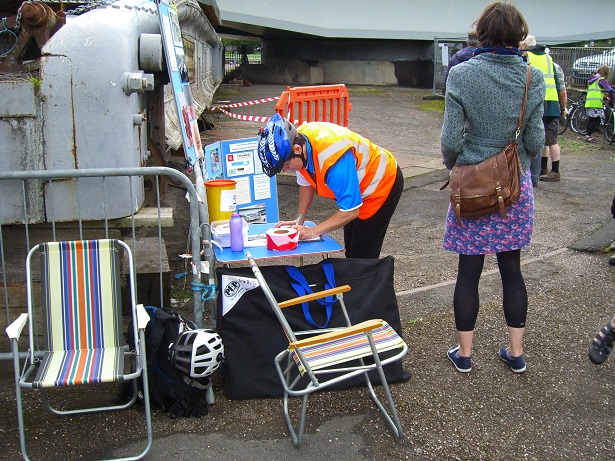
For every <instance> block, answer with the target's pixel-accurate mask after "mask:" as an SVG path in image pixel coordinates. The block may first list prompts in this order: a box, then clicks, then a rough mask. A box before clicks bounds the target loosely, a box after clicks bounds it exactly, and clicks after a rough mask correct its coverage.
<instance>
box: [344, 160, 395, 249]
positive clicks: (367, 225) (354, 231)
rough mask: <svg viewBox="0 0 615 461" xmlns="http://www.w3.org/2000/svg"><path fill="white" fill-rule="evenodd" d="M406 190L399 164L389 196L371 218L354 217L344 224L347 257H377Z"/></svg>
mask: <svg viewBox="0 0 615 461" xmlns="http://www.w3.org/2000/svg"><path fill="white" fill-rule="evenodd" d="M403 191H404V175H403V174H402V171H401V168H400V167H399V165H398V166H397V175H396V177H395V182H394V183H393V187H392V188H391V191H390V192H389V195H388V197H387V198H386V199H385V201H384V203H383V204H382V205H381V206H380V209H379V210H378V211H377V212H376V213H374V215H373V216H372V217H371V218H367V219H359V218H356V219H353V220H352V221H350V222H349V223H348V224H346V225H345V226H344V246H345V248H346V257H347V258H362V259H377V258H378V257H380V250H381V249H382V244H383V242H384V237H385V235H386V233H387V227H388V226H389V222H390V221H391V217H392V216H393V213H394V212H395V208H397V203H398V202H399V199H400V197H401V193H402V192H403Z"/></svg>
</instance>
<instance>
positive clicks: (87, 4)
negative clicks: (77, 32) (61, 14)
mask: <svg viewBox="0 0 615 461" xmlns="http://www.w3.org/2000/svg"><path fill="white" fill-rule="evenodd" d="M41 1H42V2H43V3H58V4H62V3H83V5H79V6H78V7H76V8H74V9H72V10H67V11H65V14H66V15H75V16H77V15H80V14H83V13H85V12H87V11H90V10H93V9H95V8H97V7H99V6H102V5H111V4H112V3H113V2H115V1H116V0H85V1H79V0H73V1H70V0H69V1H66V0H41ZM26 3H34V0H26V1H25V2H23V3H22V4H21V6H20V7H19V10H17V18H16V20H15V32H16V33H19V30H20V29H21V9H22V8H23V6H24V5H25V4H26Z"/></svg>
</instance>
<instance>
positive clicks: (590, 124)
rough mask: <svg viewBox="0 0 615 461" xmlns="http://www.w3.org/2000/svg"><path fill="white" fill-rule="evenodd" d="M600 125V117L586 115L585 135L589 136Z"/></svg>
mask: <svg viewBox="0 0 615 461" xmlns="http://www.w3.org/2000/svg"><path fill="white" fill-rule="evenodd" d="M599 126H600V117H587V136H591V135H592V133H593V132H594V131H596V130H597V129H598V127H599Z"/></svg>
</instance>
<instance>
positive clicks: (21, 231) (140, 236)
mask: <svg viewBox="0 0 615 461" xmlns="http://www.w3.org/2000/svg"><path fill="white" fill-rule="evenodd" d="M144 176H147V177H148V179H149V178H151V179H150V181H151V182H152V183H153V189H154V190H155V193H156V197H155V205H153V206H151V207H150V210H149V211H151V213H148V214H147V215H148V222H150V223H151V227H149V228H148V229H145V230H144V224H145V223H144V222H143V221H140V220H141V219H142V217H141V216H140V213H141V212H144V208H142V209H141V210H139V212H138V213H132V214H131V215H130V216H127V217H125V218H119V219H108V218H107V215H106V210H107V203H106V202H105V197H106V196H107V195H108V189H109V187H110V186H109V184H107V183H111V181H109V178H110V177H120V179H119V180H122V179H121V177H124V178H125V180H126V181H127V182H128V184H129V186H128V187H129V190H130V192H129V197H126V200H130V201H131V203H134V202H135V196H136V191H135V190H134V186H133V181H132V178H133V177H144ZM163 177H166V178H168V179H171V180H173V182H174V183H175V184H180V185H181V186H182V187H184V188H185V189H186V191H187V194H188V197H189V207H190V230H189V236H188V235H187V236H186V238H189V239H190V240H189V241H190V248H191V252H192V257H191V262H190V270H189V271H188V273H189V274H191V276H192V286H193V290H194V291H193V303H194V306H193V307H194V309H193V312H194V321H195V323H197V324H198V325H199V326H201V325H202V323H203V312H204V310H203V305H204V302H203V299H202V291H198V290H199V288H198V287H202V284H201V256H200V252H201V231H202V230H201V227H200V221H201V217H200V210H199V206H200V205H199V197H198V195H197V191H196V189H195V187H194V185H193V184H192V183H191V182H190V180H189V179H188V178H187V177H186V176H185V175H183V174H182V173H180V172H178V171H176V170H173V169H171V168H165V167H143V168H117V169H116V168H113V169H112V168H103V169H91V170H39V171H10V172H4V173H0V182H4V181H11V182H14V183H15V184H14V185H13V187H14V186H15V185H16V186H17V187H18V188H19V189H20V190H21V191H22V198H23V200H22V204H23V205H22V206H23V219H22V220H20V222H15V223H11V224H0V264H1V266H0V270H1V272H0V292H1V293H2V299H3V301H4V305H5V311H6V324H4V326H3V327H2V330H4V328H6V326H8V325H9V324H10V323H11V322H12V321H13V320H14V319H15V318H17V316H18V315H19V314H20V313H22V312H25V311H26V295H25V293H26V289H25V278H26V271H25V258H26V255H27V253H28V251H29V249H30V248H32V247H33V246H34V245H36V244H38V243H41V242H45V241H60V240H81V239H90V238H116V239H122V240H124V241H125V242H126V243H127V244H128V246H130V247H131V250H132V253H133V256H134V261H133V262H134V265H135V268H136V272H137V298H138V299H137V301H138V302H144V301H143V299H142V298H141V299H139V297H140V296H141V297H149V298H151V299H149V300H148V302H150V303H152V304H154V305H158V306H165V307H169V305H168V301H169V299H170V273H169V268H168V261H167V259H166V248H165V244H164V240H163V237H162V231H163V227H164V226H167V225H168V223H166V222H165V219H164V217H163V211H164V210H163V207H162V206H161V199H162V198H161V180H162V178H163ZM85 178H93V179H85ZM68 180H74V181H88V183H87V184H88V187H98V188H99V189H98V191H99V193H98V197H100V200H99V202H97V203H91V202H88V203H80V202H79V200H78V199H77V207H78V210H76V213H77V216H78V217H79V218H78V220H77V221H76V222H57V221H56V219H55V218H54V214H53V209H46V210H45V213H46V222H45V223H38V224H35V223H33V219H32V217H31V216H30V214H31V212H32V210H31V208H32V204H31V203H30V200H29V199H28V193H27V191H28V189H29V188H30V187H31V186H33V185H34V184H35V185H37V187H38V186H39V185H40V184H42V185H43V187H44V190H45V194H46V195H47V196H50V200H49V203H53V202H54V201H53V198H52V197H53V194H54V191H53V185H54V183H55V182H56V181H68ZM114 181H117V179H116V180H114ZM113 184H117V183H113ZM109 195H111V194H109ZM50 208H52V207H50ZM93 208H94V209H97V210H96V211H97V212H98V213H99V215H100V216H103V217H102V218H101V219H100V220H96V221H86V220H83V219H81V216H83V215H85V213H86V210H87V212H88V213H91V212H92V209H93ZM206 259H207V256H206ZM140 269H143V270H140ZM140 275H141V276H142V275H147V278H146V279H145V280H144V282H143V283H142V286H141V288H144V290H140V289H139V287H140V285H139V282H140V281H141V280H142V277H140ZM167 277H168V278H167ZM156 279H157V280H156ZM143 285H146V286H143ZM194 287H197V288H196V289H195V288H194ZM152 291H158V293H152ZM1 324H3V322H2V320H0V325H1ZM2 344H5V343H4V342H3V343H2ZM6 344H7V347H8V342H7V343H6ZM10 358H11V354H10V352H5V351H1V350H0V359H10Z"/></svg>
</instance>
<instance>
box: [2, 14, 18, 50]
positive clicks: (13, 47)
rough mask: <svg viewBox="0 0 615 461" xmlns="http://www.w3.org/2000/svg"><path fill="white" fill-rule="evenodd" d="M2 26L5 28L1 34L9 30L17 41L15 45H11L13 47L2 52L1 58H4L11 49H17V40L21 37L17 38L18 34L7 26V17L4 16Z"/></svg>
mask: <svg viewBox="0 0 615 461" xmlns="http://www.w3.org/2000/svg"><path fill="white" fill-rule="evenodd" d="M2 26H3V27H4V28H3V29H2V30H0V34H2V33H4V32H8V33H9V34H11V35H12V36H13V38H14V39H15V43H13V46H12V47H11V49H10V50H8V51H7V52H6V53H2V54H0V58H3V57H5V56H7V55H8V54H9V53H10V52H11V51H13V50H14V49H15V47H16V46H17V42H18V41H19V39H18V38H17V34H16V33H15V32H13V31H12V30H11V29H9V28H8V27H7V25H6V18H2Z"/></svg>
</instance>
